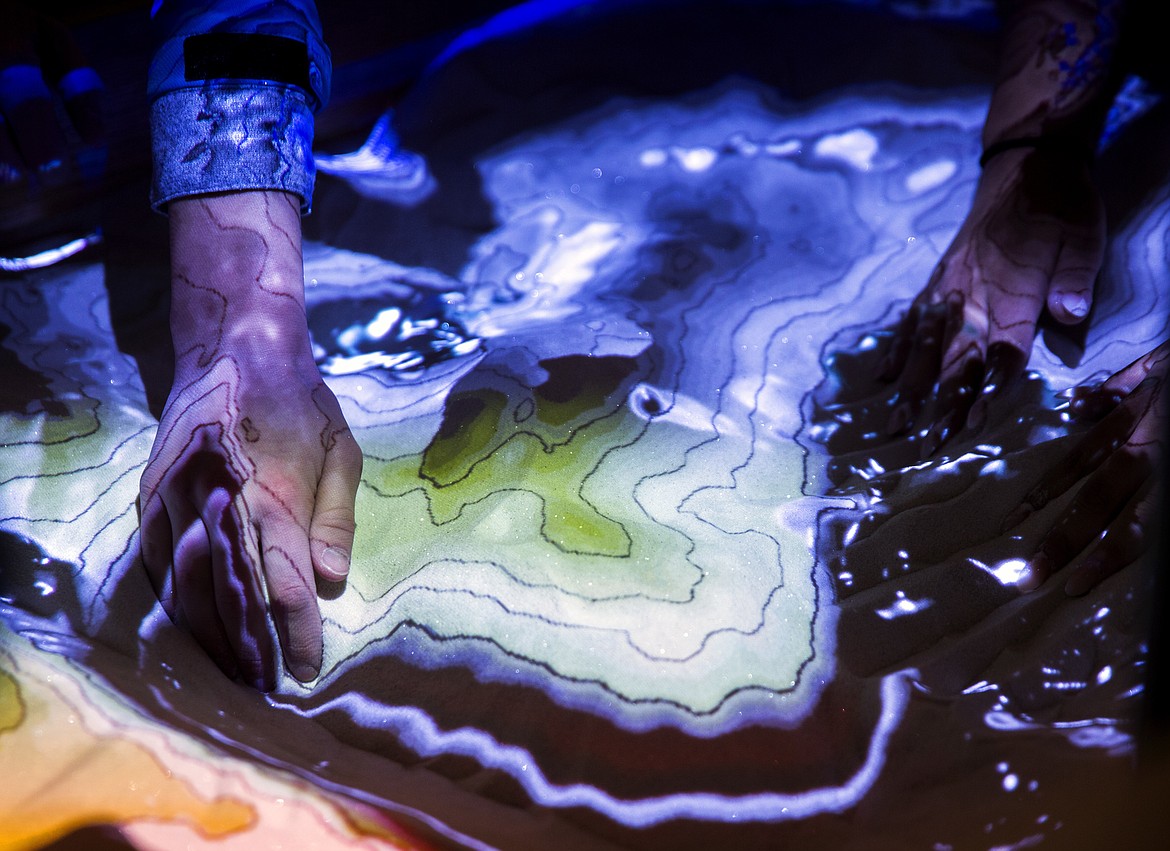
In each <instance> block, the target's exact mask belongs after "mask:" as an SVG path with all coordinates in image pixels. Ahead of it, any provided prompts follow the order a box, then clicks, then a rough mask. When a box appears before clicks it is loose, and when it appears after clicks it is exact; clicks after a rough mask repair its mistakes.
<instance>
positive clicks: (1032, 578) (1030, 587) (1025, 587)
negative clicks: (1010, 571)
mask: <svg viewBox="0 0 1170 851" xmlns="http://www.w3.org/2000/svg"><path fill="white" fill-rule="evenodd" d="M1049 572H1050V571H1049V561H1048V557H1047V556H1046V555H1044V553H1039V554H1038V555H1037V556H1036V557H1035V558H1033V559H1032V561H1031V563H1030V564H1029V565H1028V567H1027V569H1026V570H1025V571H1024V572H1023V573H1022V574H1020V578H1019V579H1018V580H1017V581H1016V587H1018V588H1019V589H1020V590H1021V591H1035V590H1036V589H1037V588H1039V587H1040V586H1041V585H1043V584H1044V580H1045V579H1047V578H1048V574H1049Z"/></svg>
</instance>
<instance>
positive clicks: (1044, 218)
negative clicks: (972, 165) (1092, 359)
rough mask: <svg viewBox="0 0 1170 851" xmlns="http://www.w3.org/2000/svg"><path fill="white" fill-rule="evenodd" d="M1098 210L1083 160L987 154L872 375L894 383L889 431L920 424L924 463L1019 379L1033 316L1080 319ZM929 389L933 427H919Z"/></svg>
mask: <svg viewBox="0 0 1170 851" xmlns="http://www.w3.org/2000/svg"><path fill="white" fill-rule="evenodd" d="M1104 227H1105V226H1104V214H1103V210H1102V205H1101V201H1100V198H1099V197H1098V195H1097V191H1096V188H1095V186H1094V184H1093V181H1092V178H1091V176H1090V174H1089V169H1088V164H1087V163H1086V162H1084V161H1082V160H1081V159H1080V158H1079V157H1077V156H1076V155H1074V154H1072V153H1071V152H1062V151H1060V150H1058V149H1053V148H1047V149H1043V150H1033V149H1017V150H1009V151H1005V152H1003V153H1001V154H999V155H998V156H996V157H994V158H993V159H991V160H990V161H989V162H988V163H987V166H986V168H985V169H984V171H983V175H982V177H981V179H980V181H979V186H978V188H977V190H976V193H975V200H974V202H973V204H972V208H971V212H970V213H969V214H968V216H967V219H966V221H964V223H963V225H962V227H961V228H960V229H959V232H958V234H957V235H956V236H955V239H954V241H953V242H952V243H951V245H950V247H949V248H948V249H947V251H946V253H945V254H944V255H943V258H942V260H941V261H940V262H939V264H938V266H937V267H936V268H935V271H934V274H933V276H932V277H931V280H930V283H929V284H928V285H927V287H926V289H924V290H923V291H922V292H921V293H920V294H919V295H918V297H917V298H916V299H915V300H914V303H913V304H912V305H911V307H910V309H909V310H908V311H907V312H906V315H905V317H904V318H903V320H902V322H901V324H900V326H899V328H898V329H897V330H896V332H895V334H894V339H893V341H892V343H891V345H890V350H889V353H888V354H887V355H886V357H885V359H884V361H883V363H882V366H881V368H880V374H881V377H882V378H884V379H885V380H887V381H895V382H896V396H895V397H894V400H893V405H894V408H893V411H892V412H891V415H890V418H889V422H888V425H887V430H888V432H890V433H891V434H898V433H902V432H904V431H906V430H907V429H909V428H911V427H912V426H915V427H916V428H915V431H921V430H923V429H925V428H926V427H927V425H929V431H928V432H927V433H926V435H925V437H924V441H923V446H922V457H924V458H926V457H929V456H930V455H933V454H934V453H935V452H936V451H937V450H938V448H939V447H940V446H942V445H943V444H944V443H945V442H946V441H947V440H949V439H950V438H951V437H952V436H953V435H954V434H955V433H956V432H958V431H960V430H961V429H962V428H963V427H964V425H967V424H969V425H971V426H972V427H973V428H978V427H979V425H981V423H982V422H983V420H984V418H985V416H986V406H987V404H988V402H989V400H990V399H992V398H993V397H994V396H995V394H997V393H999V392H1001V391H1002V390H1003V388H1004V386H1005V385H1007V384H1009V383H1010V382H1012V381H1014V380H1016V379H1017V378H1019V376H1020V375H1021V374H1022V373H1023V370H1024V366H1025V365H1026V364H1027V362H1028V357H1029V355H1030V353H1031V350H1032V341H1033V339H1034V337H1035V335H1036V323H1037V321H1038V320H1039V318H1040V313H1041V311H1042V310H1044V309H1045V308H1047V310H1048V313H1049V314H1050V315H1051V316H1052V317H1053V318H1054V319H1056V320H1057V321H1058V322H1061V323H1064V324H1069V325H1071V324H1076V323H1079V322H1081V321H1083V320H1084V318H1085V317H1086V316H1087V315H1088V313H1089V309H1090V306H1091V304H1092V297H1093V282H1094V279H1095V278H1096V276H1097V272H1098V270H1099V269H1100V267H1101V261H1102V257H1103V254H1104V245H1105V231H1104ZM936 382H937V387H938V391H937V397H936V400H937V404H936V407H935V410H934V412H933V422H932V423H921V422H918V420H919V419H920V417H921V415H922V413H923V409H924V406H925V404H926V401H927V399H928V397H929V396H930V394H931V391H932V390H933V389H934V387H935V386H936Z"/></svg>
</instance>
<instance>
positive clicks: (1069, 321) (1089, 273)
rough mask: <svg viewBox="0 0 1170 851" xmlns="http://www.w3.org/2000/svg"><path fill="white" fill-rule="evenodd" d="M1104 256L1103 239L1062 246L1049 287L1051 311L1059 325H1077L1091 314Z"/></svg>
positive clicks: (1074, 240)
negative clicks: (1095, 287)
mask: <svg viewBox="0 0 1170 851" xmlns="http://www.w3.org/2000/svg"><path fill="white" fill-rule="evenodd" d="M1104 255H1105V251H1104V240H1103V239H1102V240H1097V239H1085V240H1078V239H1069V240H1068V241H1066V242H1065V243H1064V245H1062V246H1061V249H1060V254H1059V255H1058V256H1057V258H1056V268H1054V269H1053V271H1052V279H1051V281H1050V282H1049V284H1048V312H1049V314H1051V316H1052V318H1053V319H1055V320H1056V321H1057V322H1060V323H1061V324H1063V325H1077V324H1079V323H1081V322H1083V321H1084V320H1085V317H1086V316H1088V315H1089V310H1090V309H1091V308H1092V306H1093V285H1094V284H1095V282H1096V280H1097V273H1098V272H1099V271H1100V270H1101V263H1102V262H1103V261H1104V259H1105V257H1104Z"/></svg>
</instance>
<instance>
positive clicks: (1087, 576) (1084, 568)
mask: <svg viewBox="0 0 1170 851" xmlns="http://www.w3.org/2000/svg"><path fill="white" fill-rule="evenodd" d="M1095 575H1096V565H1095V564H1091V563H1089V562H1085V563H1084V564H1082V565H1081V566H1080V567H1079V568H1077V572H1076V573H1074V574H1073V575H1072V576H1070V577H1069V579H1068V582H1066V583H1064V593H1065V594H1067V595H1068V596H1070V597H1083V596H1084V595H1085V594H1087V593H1088V592H1089V590H1090V589H1091V588H1092V587H1093V578H1094V576H1095Z"/></svg>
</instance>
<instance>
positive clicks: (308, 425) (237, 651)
mask: <svg viewBox="0 0 1170 851" xmlns="http://www.w3.org/2000/svg"><path fill="white" fill-rule="evenodd" d="M298 203H299V202H298V200H297V199H296V198H294V197H293V196H291V195H287V194H285V193H280V192H244V193H233V194H230V195H222V196H203V197H200V198H193V199H184V200H183V201H179V202H174V203H172V204H171V206H170V215H171V230H172V276H173V278H174V281H173V285H172V286H173V296H172V336H173V337H174V339H175V351H176V368H175V381H174V386H173V388H172V390H171V395H170V397H169V399H168V401H167V404H166V407H165V409H164V411H163V415H162V419H161V421H160V423H159V430H158V435H157V437H156V438H155V444H154V448H153V450H152V452H151V455H150V459H149V461H148V462H147V467H146V471H145V472H144V474H143V477H142V484H141V496H140V506H141V548H142V559H143V564H144V565H145V568H146V571H147V574H148V576H149V577H150V580H151V583H152V584H153V586H154V588H155V592H156V593H157V594H158V596H159V600H160V601H161V602H162V604H163V607H164V609H165V610H166V612H167V614H168V615H169V616H170V617H171V619H172V620H174V621H175V623H176V624H178V625H180V626H182V627H184V628H186V629H188V630H189V631H190V632H191V634H192V635H193V636H194V637H195V639H196V640H197V641H198V642H199V644H200V645H201V646H202V647H203V648H204V649H205V650H206V651H207V652H208V654H209V655H210V656H211V657H212V658H213V659H214V660H215V661H216V663H217V664H218V665H219V666H220V667H221V668H222V669H223V670H224V672H225V673H227V674H228V675H229V676H235V675H237V674H239V675H242V676H243V677H244V678H245V679H246V680H247V681H248V682H250V683H252V684H253V685H255V686H257V687H259V688H261V689H264V690H269V689H271V688H272V687H273V686H274V685H275V680H276V671H277V665H278V664H279V660H280V654H279V653H278V652H277V649H276V645H275V642H274V641H273V639H272V635H271V631H270V628H269V622H268V615H269V612H271V619H272V622H273V624H274V625H275V630H276V635H277V637H278V640H279V645H280V648H281V649H282V650H283V658H284V662H285V664H286V665H287V667H288V669H289V671H290V672H291V673H292V674H293V676H295V677H296V678H297V679H299V680H302V681H307V680H311V679H313V678H314V677H316V676H317V673H318V672H319V670H320V666H321V658H322V629H321V615H320V610H319V608H318V604H317V597H316V583H315V581H314V572H315V573H316V575H317V576H319V577H321V578H322V579H323V580H326V581H338V580H341V579H343V578H344V577H345V575H346V574H347V572H348V569H349V557H350V552H351V549H352V545H353V535H354V499H355V494H356V491H357V486H358V482H359V479H360V476H361V466H362V458H361V451H360V450H359V449H358V446H357V444H356V442H355V441H354V439H353V436H352V434H351V433H350V430H349V428H348V426H347V425H346V422H345V419H344V417H343V416H342V413H341V409H340V407H339V406H338V403H337V400H336V398H335V397H334V395H333V393H332V392H331V391H330V390H329V388H328V387H327V386H326V385H325V383H324V382H323V381H322V379H321V375H320V373H319V372H318V370H317V367H316V364H315V363H314V362H313V358H312V354H311V351H310V347H309V340H308V329H307V325H306V322H305V314H304V302H303V283H302V279H301V277H300V275H301V274H302V273H301V267H300V217H299V210H298ZM293 246H295V251H291V250H290V249H291V248H292V247H293Z"/></svg>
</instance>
